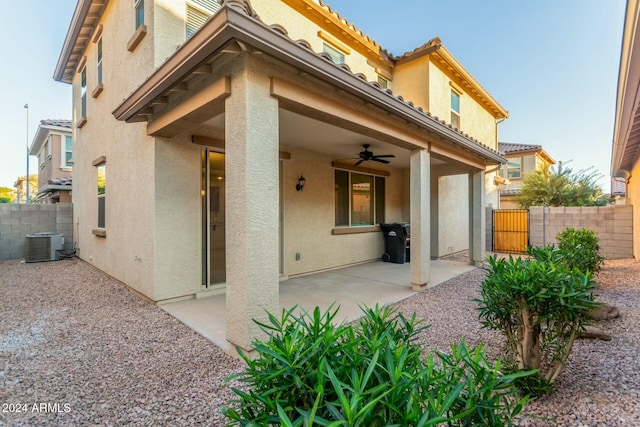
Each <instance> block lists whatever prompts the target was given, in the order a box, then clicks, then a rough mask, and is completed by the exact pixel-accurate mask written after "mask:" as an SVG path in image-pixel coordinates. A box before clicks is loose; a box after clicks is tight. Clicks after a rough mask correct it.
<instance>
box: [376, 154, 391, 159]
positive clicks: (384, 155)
mask: <svg viewBox="0 0 640 427" xmlns="http://www.w3.org/2000/svg"><path fill="white" fill-rule="evenodd" d="M373 157H378V158H380V157H395V155H393V154H382V155H380V156H379V155H377V154H376V155H375V156H373Z"/></svg>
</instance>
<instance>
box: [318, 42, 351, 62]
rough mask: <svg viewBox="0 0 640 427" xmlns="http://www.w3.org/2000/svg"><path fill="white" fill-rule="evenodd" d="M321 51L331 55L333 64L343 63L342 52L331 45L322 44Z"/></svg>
mask: <svg viewBox="0 0 640 427" xmlns="http://www.w3.org/2000/svg"><path fill="white" fill-rule="evenodd" d="M322 51H323V52H324V53H326V54H327V55H329V56H330V57H331V60H332V61H333V63H334V64H337V65H340V64H344V58H345V57H344V53H342V52H340V51H339V50H338V49H336V48H335V47H333V46H331V45H330V44H328V43H323V44H322Z"/></svg>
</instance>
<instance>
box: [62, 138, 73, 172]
mask: <svg viewBox="0 0 640 427" xmlns="http://www.w3.org/2000/svg"><path fill="white" fill-rule="evenodd" d="M62 153H63V154H62V167H63V168H70V167H71V166H73V162H72V156H73V137H71V136H69V135H65V137H64V141H63V142H62Z"/></svg>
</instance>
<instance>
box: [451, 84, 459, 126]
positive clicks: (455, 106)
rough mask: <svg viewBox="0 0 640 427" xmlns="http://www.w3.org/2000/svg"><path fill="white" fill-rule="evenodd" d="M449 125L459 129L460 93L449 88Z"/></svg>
mask: <svg viewBox="0 0 640 427" xmlns="http://www.w3.org/2000/svg"><path fill="white" fill-rule="evenodd" d="M451 126H453V127H454V128H456V129H460V94H459V93H458V92H456V91H455V90H453V89H451Z"/></svg>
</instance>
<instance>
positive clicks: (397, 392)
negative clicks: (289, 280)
mask: <svg viewBox="0 0 640 427" xmlns="http://www.w3.org/2000/svg"><path fill="white" fill-rule="evenodd" d="M363 312H364V316H363V317H362V319H361V320H360V321H359V322H358V323H356V324H347V323H340V324H335V323H336V322H335V319H336V315H337V313H338V309H335V310H334V309H333V308H330V309H329V310H327V311H326V312H324V313H322V312H321V311H320V310H319V309H318V308H316V309H315V310H314V311H313V313H307V312H304V311H301V310H299V309H297V308H293V309H291V310H288V311H283V312H282V315H281V316H280V317H276V316H274V315H272V314H268V317H269V322H268V323H258V324H259V325H260V327H261V328H262V329H263V330H264V331H265V332H266V333H267V334H268V339H267V340H265V341H255V342H254V347H255V350H256V352H257V357H256V358H249V357H248V356H247V355H245V354H244V353H242V352H241V351H240V350H239V352H240V355H241V356H242V358H243V359H244V361H245V362H246V364H247V368H246V370H245V371H244V372H241V373H239V374H236V375H233V376H231V377H229V378H228V379H227V380H226V381H227V382H229V381H233V380H238V381H239V382H241V383H243V387H241V388H237V387H236V388H233V391H234V393H235V394H236V396H237V399H236V400H235V401H233V402H231V403H232V404H231V405H230V406H228V407H226V408H224V409H223V412H224V414H225V415H226V417H227V418H228V419H229V420H230V424H229V425H242V426H249V425H252V426H254V425H255V426H267V425H268V426H313V425H318V426H366V427H375V426H386V425H401V426H433V425H438V424H446V425H451V426H467V425H486V426H503V425H510V424H511V420H512V418H513V417H515V416H516V415H517V414H518V413H519V412H520V410H521V409H522V406H523V405H524V403H526V401H527V399H528V398H527V397H525V398H520V397H519V396H518V394H517V390H516V388H515V386H514V382H515V381H517V380H519V379H521V378H523V377H525V376H527V375H530V374H531V372H518V373H514V374H511V375H503V374H502V373H501V371H500V368H501V366H500V361H498V362H497V363H496V364H494V365H491V364H489V362H487V360H486V358H485V353H484V351H483V349H482V347H481V346H479V347H477V348H467V347H466V345H465V344H464V342H461V343H458V344H455V345H453V346H452V347H451V352H450V353H436V354H435V356H434V355H432V354H427V355H426V357H423V355H422V349H421V347H420V346H419V345H418V344H416V343H415V338H416V337H417V335H418V334H419V333H421V332H423V331H424V330H425V329H426V326H425V325H424V324H423V323H422V322H421V321H419V320H417V319H416V316H415V314H414V315H413V316H412V317H411V318H406V317H404V316H403V315H402V313H399V312H397V311H396V310H394V309H393V308H389V307H384V308H379V307H377V306H376V307H375V308H364V309H363ZM298 313H299V314H298Z"/></svg>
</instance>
